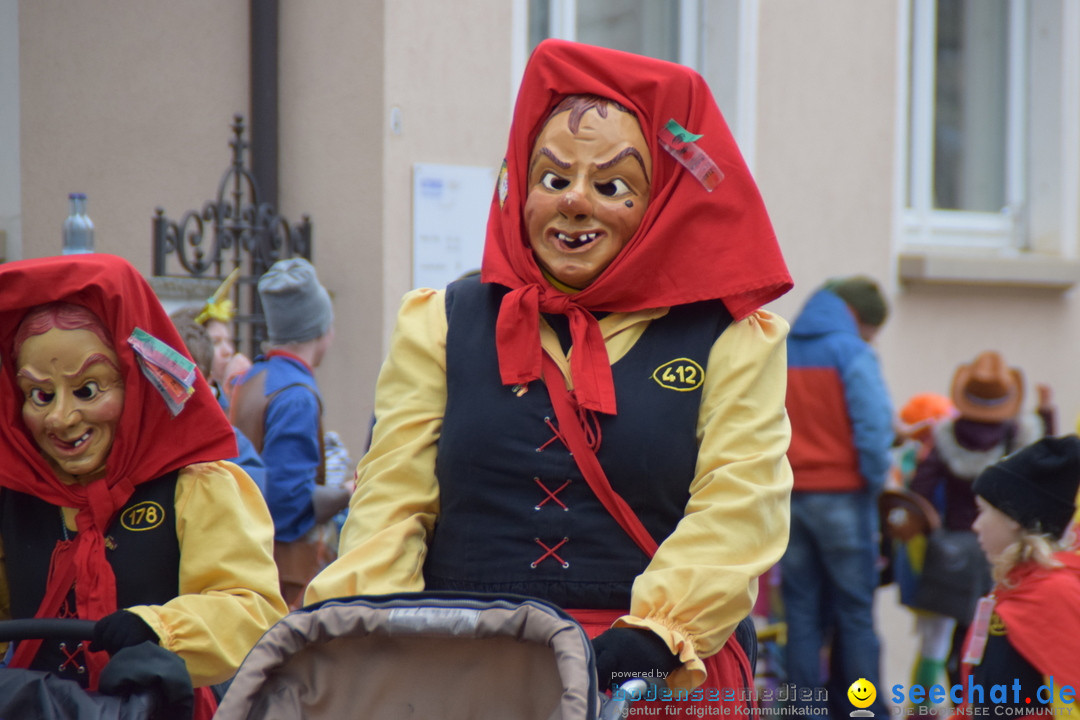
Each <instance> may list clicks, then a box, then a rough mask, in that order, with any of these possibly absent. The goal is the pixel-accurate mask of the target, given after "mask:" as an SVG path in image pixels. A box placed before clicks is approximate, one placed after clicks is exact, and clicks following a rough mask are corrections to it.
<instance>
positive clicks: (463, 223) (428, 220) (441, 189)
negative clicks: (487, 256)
mask: <svg viewBox="0 0 1080 720" xmlns="http://www.w3.org/2000/svg"><path fill="white" fill-rule="evenodd" d="M495 178H496V170H495V169H494V168H488V167H474V166H468V165H433V164H430V163H416V164H415V165H413V277H412V279H413V287H430V288H442V287H446V285H447V284H448V283H450V282H452V281H453V280H456V279H458V278H459V277H461V276H462V275H464V274H465V273H467V272H469V271H471V270H479V269H480V261H481V259H482V258H483V254H484V234H485V232H486V228H487V219H488V212H489V211H490V210H491V198H492V194H493V193H494V190H495Z"/></svg>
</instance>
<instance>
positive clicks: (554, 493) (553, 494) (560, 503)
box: [533, 477, 570, 510]
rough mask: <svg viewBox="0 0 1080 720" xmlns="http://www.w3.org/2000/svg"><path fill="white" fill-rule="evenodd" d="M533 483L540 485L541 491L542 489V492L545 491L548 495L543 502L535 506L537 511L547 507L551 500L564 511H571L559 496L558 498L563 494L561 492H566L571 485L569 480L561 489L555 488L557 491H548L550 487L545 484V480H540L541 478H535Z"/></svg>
mask: <svg viewBox="0 0 1080 720" xmlns="http://www.w3.org/2000/svg"><path fill="white" fill-rule="evenodd" d="M533 481H534V482H535V483H536V484H537V485H539V486H540V489H541V490H543V491H544V493H545V494H546V495H547V497H545V498H544V499H543V500H541V501H540V502H538V503H536V505H535V506H534V507H535V509H537V510H539V509H540V508H542V507H544V506H545V505H547V503H548V501H549V500H554V501H555V503H556V504H557V505H558V506H559V507H561V508H562V509H563V510H569V509H570V508H568V507H567V506H566V503H564V502H563V501H562V500H560V499H559V498H558V497H557V496H558V494H559V493H561V492H562V491H563V490H565V489H566V486H567V485H569V484H570V481H569V480H567V481H566V482H564V483H563V484H562V485H560V486H559V487H557V488H555V490H549V489H548V486H547V485H545V484H544V481H543V480H541V479H540V478H538V477H534V478H533Z"/></svg>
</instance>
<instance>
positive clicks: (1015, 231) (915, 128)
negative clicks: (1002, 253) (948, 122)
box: [901, 0, 1028, 250]
mask: <svg viewBox="0 0 1080 720" xmlns="http://www.w3.org/2000/svg"><path fill="white" fill-rule="evenodd" d="M1007 2H1008V9H1009V20H1008V23H1009V37H1008V43H1009V54H1008V60H1007V73H1008V77H1007V80H1006V83H1007V93H1008V100H1007V104H1006V106H1007V108H1008V110H1007V117H1006V119H1005V128H1006V130H1005V135H1006V153H1005V155H1006V158H1005V178H1004V182H1005V206H1004V207H1003V208H1002V209H1001V210H1000V211H999V212H973V211H963V210H942V209H936V208H934V207H933V181H934V176H933V173H934V133H933V128H934V91H935V71H936V68H935V61H936V37H937V32H936V20H937V18H936V15H937V2H936V0H910V5H909V3H908V2H904V3H901V4H902V5H909V8H910V9H913V10H914V13H913V15H912V13H911V11H910V9H907V8H905V9H902V12H903V22H904V24H905V25H908V24H909V23H908V19H909V18H912V20H911V22H910V27H908V28H907V32H905V33H903V35H902V37H901V45H902V50H903V52H905V54H906V52H907V49H908V48H911V57H909V58H907V59H906V62H902V63H901V66H902V67H903V68H904V69H907V68H908V67H909V66H910V67H911V77H912V79H911V82H910V83H909V82H908V80H907V76H906V74H905V76H904V82H903V87H904V89H905V90H906V92H907V97H906V100H907V102H904V103H902V104H901V108H902V109H904V108H907V107H910V108H911V112H910V115H909V114H908V113H906V112H904V113H903V123H904V125H905V126H907V124H908V122H910V123H911V125H910V132H908V131H907V128H906V127H905V132H904V135H903V142H904V144H905V146H906V147H905V152H904V158H903V165H902V167H903V168H904V169H905V173H904V174H905V177H904V183H905V186H904V188H903V189H906V190H907V197H908V198H910V204H907V201H906V200H902V202H904V203H905V207H904V210H903V229H902V233H903V237H904V240H905V244H907V245H923V246H933V247H954V248H983V249H990V250H1009V249H1026V247H1027V236H1028V234H1027V228H1026V216H1027V213H1026V210H1027V182H1026V177H1027V171H1026V167H1027V137H1028V132H1027V113H1026V102H1024V101H1022V100H1021V101H1017V100H1016V98H1024V95H1025V87H1024V79H1025V77H1026V76H1027V57H1028V32H1027V3H1028V0H1007ZM909 38H910V40H909ZM909 118H910V120H909ZM907 168H910V172H907Z"/></svg>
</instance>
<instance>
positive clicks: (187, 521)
mask: <svg viewBox="0 0 1080 720" xmlns="http://www.w3.org/2000/svg"><path fill="white" fill-rule="evenodd" d="M176 535H177V539H178V540H179V542H180V594H179V595H178V596H177V597H175V598H173V599H172V600H170V601H169V602H167V603H165V604H164V605H137V606H135V607H131V608H127V609H128V610H131V611H132V612H134V613H135V614H137V615H138V616H139V617H141V618H142V619H143V620H145V621H146V622H147V624H149V625H150V627H151V628H153V630H154V632H156V633H157V634H158V637H159V638H160V639H161V640H160V641H161V645H162V647H164V648H166V649H168V650H171V651H173V652H175V653H176V654H178V655H179V656H180V657H182V658H183V659H184V662H185V663H186V664H187V668H188V672H189V673H191V680H192V683H193V684H194V685H195V686H196V687H200V686H203V685H214V684H216V683H219V682H222V681H224V680H226V679H228V678H229V677H230V676H231V675H232V674H233V673H235V672H236V669H237V668H238V667H239V666H240V662H241V661H242V660H243V659H244V656H245V655H247V652H248V650H250V649H251V647H252V646H253V645H254V644H255V642H256V641H257V640H258V639H259V638H260V637H261V636H262V634H263V633H264V632H265V631H266V630H267V629H268V628H269V627H270V626H271V625H273V624H274V623H275V622H277V621H278V620H279V619H281V617H282V616H283V615H284V614H285V613H286V612H287V608H286V607H285V601H284V600H282V599H281V594H280V592H279V590H278V576H277V566H276V565H275V564H274V556H273V548H274V525H273V521H272V520H271V519H270V513H269V511H268V510H267V509H266V502H265V501H264V500H263V497H262V494H261V493H260V492H259V489H258V487H256V486H255V483H254V482H252V480H251V478H250V477H248V475H247V473H245V472H244V471H243V470H242V469H241V468H240V467H239V466H238V465H235V464H233V463H231V462H228V461H220V462H212V463H200V464H197V465H189V466H188V467H186V468H184V469H183V470H182V471H181V472H180V476H179V479H178V481H177V483H176Z"/></svg>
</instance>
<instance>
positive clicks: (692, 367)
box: [652, 358, 705, 392]
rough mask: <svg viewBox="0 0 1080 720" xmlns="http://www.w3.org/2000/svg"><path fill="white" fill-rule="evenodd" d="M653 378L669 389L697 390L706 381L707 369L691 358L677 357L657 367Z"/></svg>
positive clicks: (681, 390) (680, 390)
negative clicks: (703, 368)
mask: <svg viewBox="0 0 1080 720" xmlns="http://www.w3.org/2000/svg"><path fill="white" fill-rule="evenodd" d="M652 379H653V380H655V381H656V382H657V383H658V384H659V385H660V387H666V388H667V389H668V390H678V391H679V392H689V391H690V390H697V389H698V388H699V387H701V383H703V382H705V371H704V370H702V369H701V366H700V365H698V364H697V363H696V362H694V361H693V360H691V359H690V358H676V359H675V360H669V361H668V362H666V363H664V364H663V365H661V366H660V367H658V368H656V370H654V371H653V374H652Z"/></svg>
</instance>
